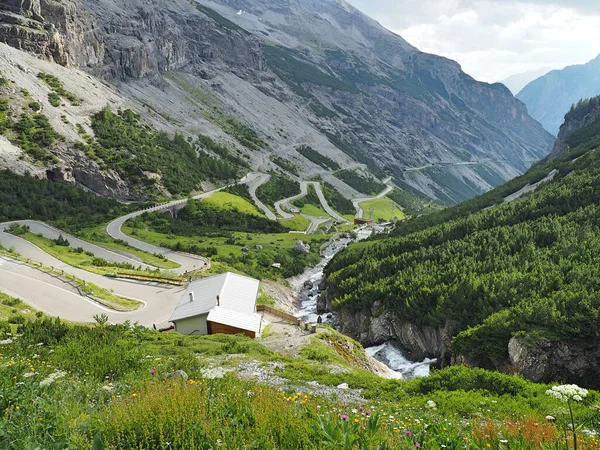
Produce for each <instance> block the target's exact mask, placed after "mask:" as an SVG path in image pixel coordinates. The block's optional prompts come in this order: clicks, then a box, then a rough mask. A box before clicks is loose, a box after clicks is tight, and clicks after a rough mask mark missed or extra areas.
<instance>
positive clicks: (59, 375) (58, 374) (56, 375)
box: [40, 370, 67, 387]
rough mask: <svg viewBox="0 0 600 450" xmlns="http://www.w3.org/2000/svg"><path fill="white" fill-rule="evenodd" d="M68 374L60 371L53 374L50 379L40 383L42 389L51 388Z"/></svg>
mask: <svg viewBox="0 0 600 450" xmlns="http://www.w3.org/2000/svg"><path fill="white" fill-rule="evenodd" d="M66 374H67V373H66V372H62V371H60V370H59V371H58V372H54V373H51V374H50V375H49V376H48V378H46V379H45V380H42V381H40V387H47V386H50V385H51V384H52V383H54V382H55V381H56V380H58V379H59V378H62V377H64V376H65V375H66Z"/></svg>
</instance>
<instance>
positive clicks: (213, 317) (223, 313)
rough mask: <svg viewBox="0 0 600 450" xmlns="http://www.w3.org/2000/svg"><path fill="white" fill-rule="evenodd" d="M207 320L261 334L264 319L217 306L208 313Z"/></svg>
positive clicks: (256, 315)
mask: <svg viewBox="0 0 600 450" xmlns="http://www.w3.org/2000/svg"><path fill="white" fill-rule="evenodd" d="M206 320H207V321H209V322H215V323H220V324H223V325H228V326H230V327H234V328H239V329H241V330H248V331H254V332H255V333H256V334H258V333H259V332H260V322H261V320H262V319H261V317H260V315H259V314H256V313H253V314H245V313H240V312H237V311H232V310H230V309H226V308H223V307H220V306H215V307H214V308H213V309H211V310H210V312H209V313H208V317H207V319H206Z"/></svg>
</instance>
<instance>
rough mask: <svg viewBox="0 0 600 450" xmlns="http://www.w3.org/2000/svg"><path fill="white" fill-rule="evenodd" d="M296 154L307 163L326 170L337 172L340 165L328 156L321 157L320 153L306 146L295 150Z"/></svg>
mask: <svg viewBox="0 0 600 450" xmlns="http://www.w3.org/2000/svg"><path fill="white" fill-rule="evenodd" d="M296 151H297V152H298V153H300V154H301V155H302V156H304V157H305V158H306V159H308V160H309V161H311V162H313V163H315V164H317V165H319V166H321V167H322V168H324V169H327V170H339V169H340V165H339V164H338V163H336V162H335V161H334V160H332V159H331V158H329V157H328V156H325V155H322V154H321V153H319V152H317V151H316V150H314V149H313V148H312V147H310V146H308V145H301V146H300V147H298V148H297V149H296Z"/></svg>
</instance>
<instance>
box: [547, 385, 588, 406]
mask: <svg viewBox="0 0 600 450" xmlns="http://www.w3.org/2000/svg"><path fill="white" fill-rule="evenodd" d="M546 395H549V396H550V397H553V398H556V399H558V400H560V401H561V402H564V403H566V402H568V401H569V400H575V401H576V402H580V401H583V399H584V398H585V397H587V395H588V391H587V389H583V388H580V387H579V386H577V385H576V384H563V385H561V386H552V389H548V390H547V391H546Z"/></svg>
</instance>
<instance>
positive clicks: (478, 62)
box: [347, 0, 600, 82]
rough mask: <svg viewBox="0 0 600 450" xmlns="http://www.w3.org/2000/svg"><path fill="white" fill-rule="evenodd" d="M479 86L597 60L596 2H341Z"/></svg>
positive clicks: (599, 0) (599, 6)
mask: <svg viewBox="0 0 600 450" xmlns="http://www.w3.org/2000/svg"><path fill="white" fill-rule="evenodd" d="M347 1H348V2H349V3H350V4H352V5H353V6H355V7H357V8H358V9H360V10H361V11H363V12H365V13H367V14H368V15H370V16H371V17H373V18H374V19H376V20H377V21H378V22H380V23H381V24H382V25H384V26H385V27H386V28H389V29H390V30H392V31H394V32H396V33H398V34H400V35H401V36H402V37H403V38H404V39H406V40H407V41H408V42H410V43H411V44H413V45H414V46H416V47H418V48H419V49H421V50H423V51H425V52H429V53H435V54H438V55H443V56H446V57H448V58H451V59H454V60H456V61H458V62H459V63H460V64H461V66H462V68H463V70H464V71H465V72H467V73H469V74H470V75H472V76H474V77H475V78H477V79H479V80H482V81H488V82H492V81H501V80H503V79H505V78H507V77H508V76H510V75H513V74H518V73H522V72H528V71H531V70H536V69H539V68H541V67H548V68H549V69H555V68H563V67H565V66H567V65H572V64H581V63H585V62H587V61H589V60H591V59H593V58H595V57H596V56H597V55H598V54H600V0H347Z"/></svg>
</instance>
